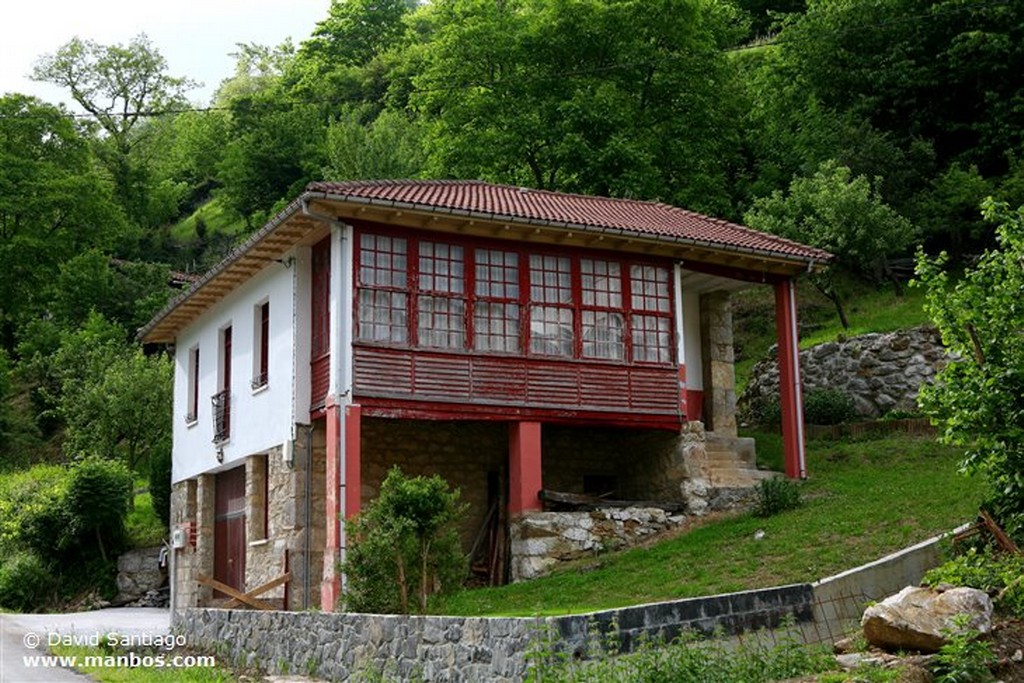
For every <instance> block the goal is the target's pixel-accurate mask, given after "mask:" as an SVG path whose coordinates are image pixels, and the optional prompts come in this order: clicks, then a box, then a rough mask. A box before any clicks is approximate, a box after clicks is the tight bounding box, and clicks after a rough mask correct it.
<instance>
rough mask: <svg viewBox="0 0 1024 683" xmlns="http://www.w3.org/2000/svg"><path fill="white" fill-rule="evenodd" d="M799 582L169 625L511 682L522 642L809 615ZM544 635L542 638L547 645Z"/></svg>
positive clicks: (283, 664) (251, 659) (561, 644)
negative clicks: (476, 608)
mask: <svg viewBox="0 0 1024 683" xmlns="http://www.w3.org/2000/svg"><path fill="white" fill-rule="evenodd" d="M812 598H813V592H812V590H811V587H810V586H809V585H806V584H802V585H795V586H783V587H779V588H769V589H765V590H760V591H744V592H741V593H730V594H726V595H717V596H713V597H708V598H691V599H687V600H674V601H671V602H663V603H655V604H650V605H640V606H636V607H627V608H623V609H617V610H607V611H602V612H595V613H591V614H580V615H570V616H563V617H545V618H529V617H523V618H514V617H509V618H500V617H492V618H487V617H440V616H426V617H416V616H397V615H371V614H343V613H342V614H324V613H316V612H298V613H296V612H254V611H242V610H216V609H191V610H189V611H188V612H187V613H186V614H185V616H184V618H182V619H180V620H178V621H177V622H176V623H175V626H174V628H175V630H176V631H177V632H179V633H183V634H185V636H186V638H187V640H188V642H189V644H190V645H192V646H194V647H196V648H199V649H205V650H209V651H212V652H214V653H216V654H217V655H218V656H220V657H222V658H227V659H229V660H231V661H233V662H235V663H238V664H242V665H247V666H254V665H255V666H260V667H261V668H264V669H266V670H268V671H270V672H272V673H281V672H289V673H295V672H300V673H306V674H311V675H314V676H317V677H320V678H324V679H327V680H331V681H342V680H349V679H350V678H351V677H353V676H354V675H355V674H359V673H360V672H366V673H369V672H377V673H385V674H386V676H385V677H386V678H387V679H388V680H391V679H397V680H409V679H414V680H418V679H422V680H428V681H453V682H454V681H521V680H523V679H524V678H525V677H526V675H527V673H528V667H529V655H530V652H531V649H536V648H537V647H543V648H554V649H557V650H558V651H561V652H564V653H566V655H567V656H570V657H585V656H587V653H588V651H589V645H590V644H593V640H592V639H594V638H596V639H597V640H598V642H601V643H607V642H610V640H611V639H612V638H615V639H617V640H618V642H619V646H620V649H621V650H622V651H624V652H628V651H630V650H631V649H632V647H633V646H634V645H635V644H636V643H637V642H638V641H640V640H642V639H644V638H648V639H649V638H659V637H660V638H664V639H665V640H672V639H674V638H676V637H678V636H679V635H681V634H683V633H684V632H686V631H691V632H696V633H699V634H704V635H711V634H712V633H715V632H720V633H723V634H726V635H732V634H739V633H744V632H749V631H752V630H756V629H760V628H771V627H775V626H778V625H779V624H781V623H783V622H784V621H787V620H790V619H792V620H795V622H796V623H798V624H799V623H803V622H807V621H809V620H811V619H812V618H813V604H812ZM547 643H550V644H547Z"/></svg>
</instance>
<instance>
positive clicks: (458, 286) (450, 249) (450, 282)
mask: <svg viewBox="0 0 1024 683" xmlns="http://www.w3.org/2000/svg"><path fill="white" fill-rule="evenodd" d="M419 266H420V289H421V290H422V291H426V292H445V293H450V294H461V293H462V292H463V275H464V267H463V256H462V247H459V246H454V245H449V244H440V243H436V242H422V243H421V244H420V263H419Z"/></svg>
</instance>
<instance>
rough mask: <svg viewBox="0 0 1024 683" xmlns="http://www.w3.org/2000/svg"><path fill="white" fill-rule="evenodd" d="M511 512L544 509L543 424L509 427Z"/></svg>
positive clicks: (521, 423)
mask: <svg viewBox="0 0 1024 683" xmlns="http://www.w3.org/2000/svg"><path fill="white" fill-rule="evenodd" d="M508 437H509V438H508V470H509V472H508V474H509V477H508V479H509V480H508V512H509V514H510V515H517V514H520V513H523V512H527V511H530V510H540V509H542V505H541V501H540V496H539V495H538V494H539V493H540V490H541V489H542V488H544V483H543V478H542V477H541V451H540V423H539V422H513V423H511V424H510V425H509V428H508Z"/></svg>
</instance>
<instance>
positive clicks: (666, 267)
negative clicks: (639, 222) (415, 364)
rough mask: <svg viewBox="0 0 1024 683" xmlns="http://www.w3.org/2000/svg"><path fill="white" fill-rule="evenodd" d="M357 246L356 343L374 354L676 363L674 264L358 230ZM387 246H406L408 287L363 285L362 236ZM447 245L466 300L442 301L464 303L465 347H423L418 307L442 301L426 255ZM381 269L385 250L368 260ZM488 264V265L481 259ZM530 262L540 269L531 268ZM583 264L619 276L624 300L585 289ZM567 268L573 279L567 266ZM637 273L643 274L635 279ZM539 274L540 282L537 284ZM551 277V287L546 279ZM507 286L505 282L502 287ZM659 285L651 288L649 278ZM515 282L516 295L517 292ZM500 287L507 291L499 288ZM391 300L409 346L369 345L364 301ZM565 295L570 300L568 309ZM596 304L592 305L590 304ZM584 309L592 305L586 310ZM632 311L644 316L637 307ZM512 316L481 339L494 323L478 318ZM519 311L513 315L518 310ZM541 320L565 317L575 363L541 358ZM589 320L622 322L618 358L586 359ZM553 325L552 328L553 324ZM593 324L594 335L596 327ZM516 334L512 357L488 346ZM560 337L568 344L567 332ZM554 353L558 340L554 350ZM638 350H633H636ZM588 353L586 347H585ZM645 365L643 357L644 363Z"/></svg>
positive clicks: (609, 291) (608, 291)
mask: <svg viewBox="0 0 1024 683" xmlns="http://www.w3.org/2000/svg"><path fill="white" fill-rule="evenodd" d="M357 234H358V235H359V239H357V240H356V241H355V264H356V267H355V276H354V277H355V287H356V297H355V299H356V301H355V312H354V318H355V323H356V329H357V332H356V342H357V343H364V344H372V345H377V346H397V347H401V348H420V349H424V350H427V349H430V350H442V351H453V352H470V353H487V354H502V355H518V356H524V357H527V358H538V359H540V358H545V359H552V360H567V361H568V360H583V361H598V362H606V363H621V364H640V365H657V366H667V365H672V364H673V363H674V362H675V358H674V356H675V344H674V337H675V327H674V325H673V320H672V315H673V314H672V311H673V296H674V293H673V291H672V267H671V265H670V264H669V263H668V262H667V261H663V260H655V259H643V258H638V259H633V258H621V257H617V256H612V255H609V254H608V252H602V251H598V250H589V249H579V250H574V249H568V248H564V247H558V246H548V245H532V244H531V245H520V244H515V245H512V244H509V243H507V242H502V241H499V240H488V239H486V238H476V237H468V238H467V237H463V236H453V235H447V234H442V233H429V234H422V235H421V234H418V233H416V231H413V230H404V229H401V228H390V227H378V226H373V227H365V228H360V229H359V231H358V233H357ZM366 235H371V236H382V237H390V238H392V239H402V240H405V245H406V247H405V248H406V254H405V255H406V257H407V262H406V269H405V272H404V274H403V277H402V278H401V281H399V280H396V279H391V280H390V281H389V283H388V284H386V285H381V284H376V282H375V281H371V278H367V277H364V275H363V270H364V268H367V267H369V268H370V269H373V267H374V265H373V264H372V263H371V264H370V265H369V266H368V264H367V263H364V260H365V259H364V252H365V251H367V250H365V249H364V247H363V245H364V236H366ZM427 243H430V244H445V245H450V246H457V247H461V248H462V255H463V260H462V266H463V278H462V280H461V290H462V291H461V294H454V293H451V292H443V294H444V295H445V296H452V297H459V298H461V300H462V301H464V302H465V305H464V328H463V329H464V331H465V335H464V340H463V343H462V344H461V345H459V346H455V347H452V346H449V347H440V346H437V345H429V344H421V343H420V340H419V320H420V316H419V314H420V310H419V300H420V298H421V297H423V296H435V295H437V294H438V293H439V292H437V291H435V290H433V289H429V287H430V286H435V285H436V283H433V285H432V284H431V282H430V281H429V278H427V279H424V278H423V274H421V273H420V272H419V263H420V258H421V255H420V245H421V244H427ZM371 251H373V252H374V256H373V257H372V258H371V262H373V263H375V262H376V259H377V256H376V253H377V252H379V250H376V249H375V250H371ZM483 254H487V262H483V259H480V258H479V257H480V256H481V255H483ZM493 254H502V255H504V257H505V259H506V260H503V263H502V264H501V268H502V269H503V270H502V271H500V272H499V271H498V270H494V268H495V266H494V264H493V263H491V261H490V257H491V255H493ZM508 256H513V257H514V258H513V259H512V260H513V261H514V262H515V264H516V266H515V268H516V277H515V279H512V278H509V277H507V275H508V273H507V269H508V268H510V267H512V266H509V265H508V263H509V261H508V260H507V257H508ZM531 260H532V262H533V263H535V264H537V265H538V267H537V268H536V269H534V268H531V265H530V264H531ZM583 261H589V262H592V263H603V264H608V265H609V270H610V271H612V272H614V271H615V270H616V269H617V271H618V275H617V282H618V286H617V290H616V288H615V287H613V286H612V285H610V284H608V285H605V286H604V288H602V287H600V286H599V285H597V284H596V283H595V282H594V281H593V279H590V280H588V284H587V286H584V279H586V278H585V277H584V275H587V274H585V273H583V272H582V270H583V267H582V263H583ZM566 263H567V264H568V270H566V267H565V264H566ZM638 269H639V270H638ZM531 273H536V274H540V276H541V277H540V278H539V279H538V278H537V277H536V275H532V274H531ZM545 273H547V274H549V277H548V281H547V282H545V281H544V274H545ZM499 275H501V276H502V279H501V281H500V282H499V281H498V280H496V279H495V278H496V277H498V276H499ZM652 277H653V278H654V279H651V278H652ZM513 282H514V287H513V284H512V283H513ZM498 285H501V286H500V287H499V286H498ZM361 290H362V291H375V292H389V293H398V294H403V295H405V297H406V298H405V302H406V305H405V309H404V310H405V312H406V316H405V320H404V327H403V335H404V340H396V339H388V340H383V339H372V338H369V336H368V335H364V334H361V333H360V331H359V326H360V321H361V320H363V319H364V318H363V317H362V314H361V312H360V309H361V307H362V305H364V303H365V301H366V300H367V299H368V297H364V296H363V295H361V293H360V291H361ZM566 292H568V294H569V297H568V299H566ZM616 297H618V298H619V299H620V305H619V306H616V305H614V303H613V301H614V299H615V298H616ZM591 298H592V301H593V302H592V303H590V301H591ZM585 300H586V301H585ZM634 303H636V304H637V307H634ZM492 305H493V306H496V305H502V306H507V307H508V309H507V310H509V311H510V312H511V311H515V315H516V316H517V317H515V318H509V319H508V320H507V321H506V325H505V329H504V330H502V334H501V335H495V334H493V333H491V332H488V333H486V334H481V333H480V332H479V330H481V329H482V328H481V327H480V325H481V324H482V323H483V322H486V321H492V322H493V321H494V320H495V319H496V318H495V317H494V316H492V315H490V314H489V312H488V313H487V314H480V309H482V308H484V307H487V306H492ZM513 307H514V308H513ZM539 310H546V311H558V314H557V315H558V316H559V318H560V320H561V324H562V325H563V327H564V329H565V330H569V331H570V332H569V333H571V341H569V340H564V339H563V341H562V344H563V346H562V349H559V351H562V350H565V349H571V350H570V351H569V352H568V353H561V352H559V353H554V352H547V351H550V349H544V350H538V349H537V346H536V344H534V343H532V342H533V340H532V339H531V338H532V337H533V336H534V334H535V331H533V330H531V327H533V326H532V325H531V319H534V318H533V316H534V313H535V312H536V311H539ZM590 314H595V315H596V314H607V315H616V314H618V315H621V319H622V324H621V341H620V342H618V343H619V344H620V345H621V357H605V356H601V355H600V354H597V353H591V352H590V351H589V350H585V348H584V347H585V346H586V344H587V341H586V340H585V339H584V331H585V329H584V328H585V323H584V320H585V318H588V316H589V315H590ZM546 315H548V316H549V319H548V320H547V324H549V325H551V326H554V323H553V318H554V316H553V315H552V314H546ZM594 324H596V322H595V323H593V324H592V325H591V326H593V325H594ZM513 325H514V327H515V329H516V330H517V335H518V336H517V338H516V342H515V344H510V345H509V346H512V347H513V349H512V350H507V349H498V348H494V346H491V345H488V344H487V343H485V341H484V340H486V339H487V338H497V337H501V338H505V339H509V338H511V337H510V335H509V333H508V330H509V329H510V327H511V326H513ZM561 334H563V335H565V334H567V333H566V332H565V331H564V330H563V331H562V332H561ZM556 343H557V340H556ZM635 346H636V347H637V348H636V350H635V349H634V347H635ZM588 349H589V347H588ZM638 356H639V357H638Z"/></svg>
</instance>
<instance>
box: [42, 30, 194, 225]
mask: <svg viewBox="0 0 1024 683" xmlns="http://www.w3.org/2000/svg"><path fill="white" fill-rule="evenodd" d="M166 71H167V60H165V59H164V57H163V56H162V55H161V54H160V52H159V51H158V50H157V49H156V48H155V47H153V45H152V44H151V43H150V41H149V38H147V37H146V35H145V34H144V33H143V34H140V35H138V36H136V37H135V38H133V39H132V40H131V42H129V43H128V44H127V45H121V44H117V45H100V44H98V43H96V42H93V41H91V40H82V39H81V38H77V37H76V38H72V39H71V40H70V41H69V42H67V43H66V44H65V45H63V46H61V47H60V48H58V50H57V52H55V53H54V54H50V55H45V56H43V57H42V58H40V60H39V61H38V62H37V63H36V65H35V68H34V69H33V71H32V78H33V79H35V80H37V81H46V82H49V83H54V84H56V85H59V86H61V87H64V88H67V89H68V90H69V91H70V93H71V97H72V98H74V100H75V101H76V102H78V104H79V105H81V107H82V108H83V109H85V110H86V111H87V112H89V114H91V115H92V116H93V117H94V118H95V121H96V123H97V124H98V125H99V126H100V127H101V128H102V129H103V131H104V133H105V134H106V138H105V140H104V143H105V144H103V145H100V147H99V149H100V150H101V158H102V159H103V161H104V164H105V165H106V166H107V169H108V170H109V171H110V173H111V175H112V176H113V178H114V181H115V184H116V186H117V189H118V195H119V198H120V200H121V202H122V205H123V206H124V207H125V209H126V210H127V211H128V213H129V215H131V216H132V217H133V218H135V219H136V220H138V221H140V222H143V223H144V222H145V220H144V219H145V217H146V216H147V214H148V210H149V207H148V206H147V203H148V187H147V184H146V182H147V178H146V170H147V169H146V168H145V167H144V166H143V165H142V164H139V163H138V162H137V160H136V159H134V158H133V154H132V153H133V151H134V150H135V147H136V146H137V145H138V144H139V141H140V139H141V136H140V135H139V133H140V131H141V130H142V129H143V128H144V123H145V121H146V119H147V118H148V117H150V116H152V115H154V114H155V113H163V112H166V111H168V110H173V109H180V108H182V107H185V106H187V105H188V101H187V99H186V97H185V94H186V93H187V92H188V91H189V90H190V89H191V88H193V87H195V86H196V83H195V82H193V81H191V80H189V79H187V78H178V77H174V76H170V75H168V74H167V73H166Z"/></svg>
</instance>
